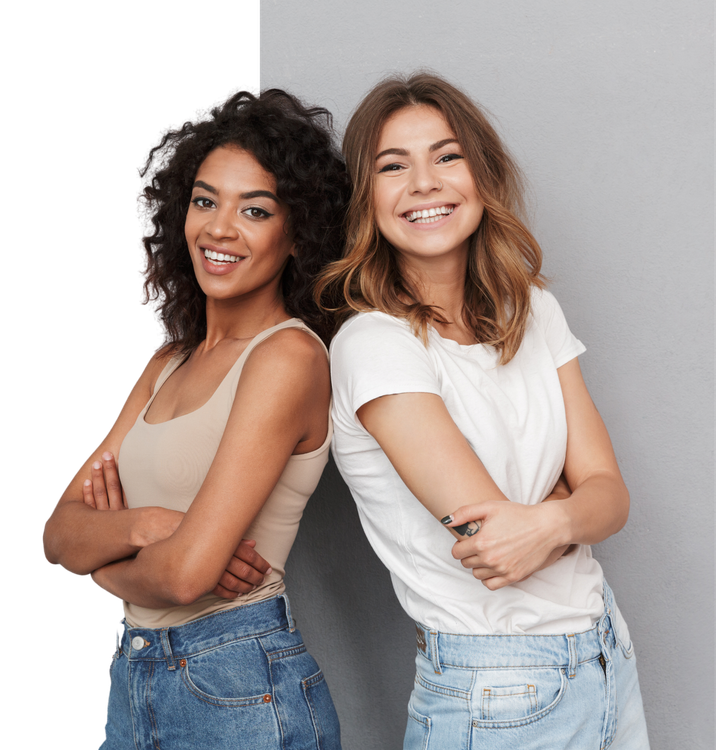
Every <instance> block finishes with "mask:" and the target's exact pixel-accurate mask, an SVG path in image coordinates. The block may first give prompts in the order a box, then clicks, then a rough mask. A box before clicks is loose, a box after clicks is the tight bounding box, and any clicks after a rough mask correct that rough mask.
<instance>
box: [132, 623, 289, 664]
mask: <svg viewBox="0 0 716 750" xmlns="http://www.w3.org/2000/svg"><path fill="white" fill-rule="evenodd" d="M286 629H287V628H286V626H281V627H278V628H274V629H273V630H266V631H264V632H262V633H257V634H254V635H245V636H241V637H239V638H228V639H226V640H222V641H220V642H218V643H213V644H211V645H210V646H202V647H201V648H199V650H198V651H180V652H176V651H174V650H172V653H173V656H174V661H177V660H178V659H188V658H190V657H192V656H201V654H206V653H209V652H210V651H213V650H214V649H217V648H223V647H224V646H230V645H231V644H233V643H241V642H242V641H252V640H254V639H256V638H264V637H266V636H268V635H273V634H274V633H280V632H281V631H282V630H286ZM128 640H129V639H128ZM132 650H133V651H134V650H135V649H132ZM123 653H124V655H125V656H126V657H127V658H128V659H129V660H130V661H167V658H166V656H164V655H162V656H141V651H136V655H130V654H127V653H126V652H124V650H123Z"/></svg>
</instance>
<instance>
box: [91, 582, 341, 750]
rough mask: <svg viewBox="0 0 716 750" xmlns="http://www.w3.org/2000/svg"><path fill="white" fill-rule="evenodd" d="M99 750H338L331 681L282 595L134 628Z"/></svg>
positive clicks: (118, 662)
mask: <svg viewBox="0 0 716 750" xmlns="http://www.w3.org/2000/svg"><path fill="white" fill-rule="evenodd" d="M110 676H111V679H112V686H111V690H110V694H109V711H108V717H107V729H106V731H107V738H106V740H105V742H104V743H103V745H102V749H101V750H130V748H135V749H136V750H199V749H200V748H206V750H223V748H232V750H243V749H246V750H279V749H280V750H299V749H300V750H304V748H305V749H306V750H307V749H308V748H310V750H340V747H341V741H340V730H339V727H338V717H337V716H336V710H335V708H334V707H333V701H332V700H331V696H330V694H329V692H328V686H327V685H326V681H325V679H324V677H323V673H322V672H321V670H320V669H319V668H318V665H317V664H316V662H315V661H314V659H313V657H312V656H311V655H310V654H309V653H308V652H307V651H306V647H305V646H304V644H303V640H302V639H301V634H300V633H299V632H298V630H296V629H295V628H294V627H293V621H292V620H291V613H290V609H289V604H288V599H287V598H286V597H285V596H277V597H273V598H272V599H267V600H265V601H260V602H256V603H253V604H246V605H244V606H241V607H236V608H234V609H229V610H224V611H222V612H217V613H215V614H212V615H208V616H207V617H202V618H200V619H198V620H194V621H192V622H189V623H187V624H186V625H179V626H177V627H172V628H161V629H157V630H152V629H149V628H129V627H128V626H127V625H126V624H125V629H124V635H123V637H122V641H121V644H119V646H118V649H117V653H116V654H115V655H114V658H113V659H112V666H111V668H110Z"/></svg>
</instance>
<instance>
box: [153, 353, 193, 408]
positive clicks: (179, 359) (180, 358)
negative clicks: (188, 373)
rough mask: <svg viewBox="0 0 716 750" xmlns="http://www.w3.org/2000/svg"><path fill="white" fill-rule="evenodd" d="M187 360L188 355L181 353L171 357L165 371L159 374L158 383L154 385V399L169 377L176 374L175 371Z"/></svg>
mask: <svg viewBox="0 0 716 750" xmlns="http://www.w3.org/2000/svg"><path fill="white" fill-rule="evenodd" d="M185 359H186V355H183V354H181V353H179V354H173V355H172V356H171V357H169V361H168V362H167V363H166V365H164V369H163V370H162V371H161V372H160V373H159V377H158V378H157V382H156V383H154V388H153V389H152V398H154V396H156V394H157V391H158V390H159V389H160V388H161V387H162V386H163V385H164V383H165V382H166V381H167V380H168V379H169V376H170V375H171V374H172V373H173V372H174V370H176V369H177V367H179V365H180V364H182V363H183V362H184V360H185Z"/></svg>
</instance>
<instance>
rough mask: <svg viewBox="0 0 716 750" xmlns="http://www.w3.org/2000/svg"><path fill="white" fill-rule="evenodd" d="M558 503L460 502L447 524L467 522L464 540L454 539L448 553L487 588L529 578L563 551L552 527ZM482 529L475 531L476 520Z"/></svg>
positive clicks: (454, 525)
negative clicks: (463, 503)
mask: <svg viewBox="0 0 716 750" xmlns="http://www.w3.org/2000/svg"><path fill="white" fill-rule="evenodd" d="M560 512H561V511H560V508H559V506H558V504H555V503H546V504H543V503H540V504H538V505H522V504H520V503H512V502H504V501H486V502H483V503H479V504H475V505H464V506H462V507H461V508H459V509H458V510H456V511H455V512H454V513H453V514H452V521H451V522H450V523H449V524H447V526H448V528H453V529H455V528H456V527H459V526H461V525H463V524H469V527H468V533H470V532H472V533H471V534H470V535H469V536H468V535H466V536H465V538H464V540H462V541H458V542H456V543H455V545H454V546H453V549H452V554H453V557H455V559H457V560H460V561H461V563H462V565H463V566H464V567H466V568H472V574H473V575H474V576H475V578H477V579H479V580H481V581H482V582H483V584H484V585H485V586H486V587H487V588H488V589H490V590H492V591H494V590H496V589H499V588H502V587H503V586H508V585H510V584H512V583H517V582H518V581H522V580H524V579H525V578H528V577H529V576H530V575H532V573H534V572H535V571H536V570H539V569H540V568H542V567H545V566H546V565H548V564H551V563H552V562H554V560H556V559H557V558H558V557H559V556H561V554H563V552H564V547H563V546H562V542H561V540H560V539H558V538H557V536H556V533H555V529H558V528H561V527H563V524H562V523H559V522H558V519H557V517H556V516H557V515H558V514H559V513H560ZM475 522H479V524H480V529H479V531H475V529H476V527H477V526H476V523H475Z"/></svg>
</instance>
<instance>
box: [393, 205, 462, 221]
mask: <svg viewBox="0 0 716 750" xmlns="http://www.w3.org/2000/svg"><path fill="white" fill-rule="evenodd" d="M454 210H455V206H437V207H436V208H428V209H423V210H422V211H410V212H408V213H406V214H405V218H406V219H407V220H408V221H409V222H411V223H414V222H418V223H420V224H431V223H432V222H434V221H440V219H442V217H443V216H448V215H450V214H451V213H452V212H453V211H454Z"/></svg>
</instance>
